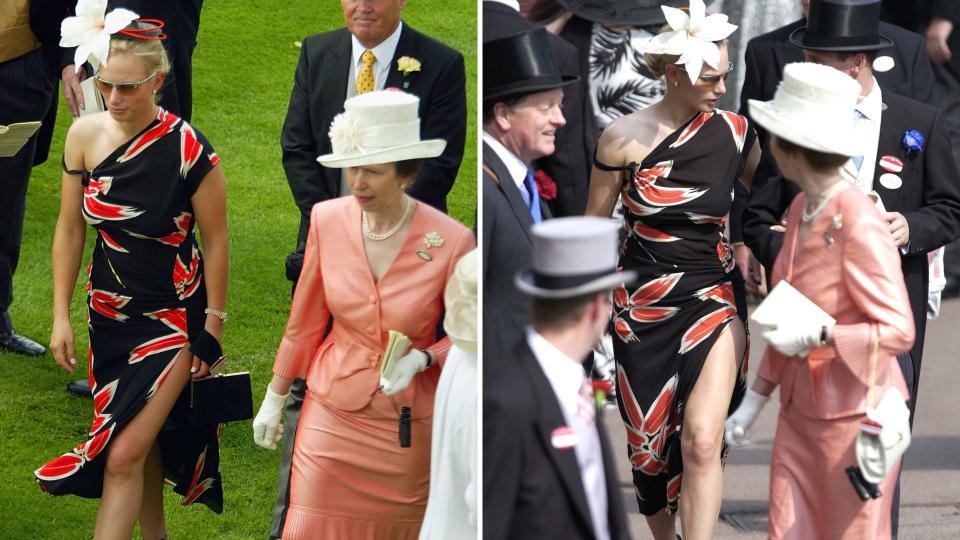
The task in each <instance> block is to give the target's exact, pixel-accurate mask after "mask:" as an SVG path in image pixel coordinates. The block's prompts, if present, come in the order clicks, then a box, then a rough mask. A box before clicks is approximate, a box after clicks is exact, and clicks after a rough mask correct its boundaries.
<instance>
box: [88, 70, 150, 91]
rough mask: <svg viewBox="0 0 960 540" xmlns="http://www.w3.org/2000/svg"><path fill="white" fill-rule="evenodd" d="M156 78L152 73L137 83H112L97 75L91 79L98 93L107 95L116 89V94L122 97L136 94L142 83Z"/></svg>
mask: <svg viewBox="0 0 960 540" xmlns="http://www.w3.org/2000/svg"><path fill="white" fill-rule="evenodd" d="M158 73H159V72H158ZM156 76H157V74H156V73H154V74H153V75H151V76H149V77H147V78H146V79H144V80H142V81H138V82H128V83H114V82H110V81H105V80H103V79H101V78H100V76H99V75H94V77H93V78H94V80H96V81H97V88H99V89H100V91H101V92H103V93H104V94H109V93H110V92H112V91H113V89H114V88H116V89H117V92H120V94H122V95H129V94H132V93H134V92H136V91H137V89H139V88H140V86H142V85H143V83H145V82H147V81H149V80H150V79H152V78H154V77H156Z"/></svg>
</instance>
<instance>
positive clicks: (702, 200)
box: [597, 110, 756, 515]
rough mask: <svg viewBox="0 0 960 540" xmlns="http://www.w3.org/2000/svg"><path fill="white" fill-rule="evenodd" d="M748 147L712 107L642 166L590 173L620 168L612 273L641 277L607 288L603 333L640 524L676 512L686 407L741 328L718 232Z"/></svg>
mask: <svg viewBox="0 0 960 540" xmlns="http://www.w3.org/2000/svg"><path fill="white" fill-rule="evenodd" d="M755 138H756V135H755V133H754V131H753V129H752V128H750V126H749V125H748V122H747V119H746V118H744V117H743V116H740V115H738V114H734V113H731V112H726V111H719V110H717V111H714V112H710V113H700V114H698V115H697V116H695V117H694V118H693V119H691V120H690V121H689V122H688V123H686V124H685V125H684V126H683V127H681V128H680V129H678V130H677V131H675V132H674V133H672V134H670V136H668V137H667V138H666V139H665V140H664V141H663V142H661V143H660V144H659V145H658V146H657V147H656V148H654V149H653V151H651V152H650V154H649V155H648V156H647V157H646V158H645V159H644V160H643V162H642V163H640V164H636V163H631V164H630V165H629V166H628V167H624V168H616V167H609V166H605V165H603V164H600V163H598V164H597V166H598V167H600V168H602V169H607V170H624V171H625V181H624V185H623V191H622V193H621V199H622V202H623V211H624V231H623V235H622V237H623V243H622V245H621V257H620V265H621V266H622V267H623V268H624V269H630V270H634V271H636V272H637V273H638V274H639V279H638V280H637V282H636V284H635V286H632V287H630V288H627V287H624V286H620V287H619V288H617V289H616V290H615V291H614V305H615V309H614V316H613V321H612V333H613V335H614V338H613V350H614V356H615V358H616V361H617V397H618V403H619V406H620V414H621V416H622V417H623V422H624V424H625V427H626V429H627V439H628V448H627V455H628V456H629V458H630V463H631V465H632V469H633V482H634V485H635V487H636V494H637V501H638V503H639V505H640V512H642V513H643V514H645V515H653V514H655V513H657V512H658V511H660V510H661V509H663V508H667V511H668V512H671V513H672V512H674V511H676V509H677V503H678V498H679V495H680V486H681V482H682V473H683V462H682V456H681V455H680V454H681V453H680V430H681V427H682V425H683V414H684V403H685V402H686V400H687V397H688V396H689V395H690V392H691V390H692V389H693V387H694V384H695V383H696V381H697V378H698V377H699V376H700V370H701V368H702V367H703V364H704V362H705V361H706V358H707V354H708V353H709V352H710V349H711V348H712V347H713V344H714V342H715V341H716V339H717V337H718V336H719V335H720V333H721V331H722V330H723V328H725V327H726V325H727V324H728V323H729V322H730V321H732V320H733V319H734V317H740V318H741V319H742V320H743V321H744V322H746V300H745V297H744V290H743V282H742V278H741V277H740V274H739V272H737V271H736V269H735V264H734V262H733V252H732V249H731V247H730V243H729V242H728V241H727V239H726V238H725V237H724V234H723V230H724V226H725V225H726V222H727V217H728V213H729V211H730V206H731V203H732V202H733V186H734V184H733V183H734V182H735V181H737V180H736V179H737V178H739V176H740V174H741V172H742V171H743V168H744V166H745V164H746V158H747V156H748V155H749V153H750V149H751V148H752V147H753V142H754V140H755ZM748 349H749V347H748ZM746 369H747V362H746V359H745V358H744V361H743V362H742V364H741V369H740V373H739V374H738V377H737V382H736V385H735V388H734V393H733V397H732V400H731V403H730V409H729V410H730V411H731V412H732V411H733V410H734V409H735V408H736V407H737V405H739V403H740V401H741V399H742V398H743V394H744V392H745V390H746ZM726 453H727V448H725V447H724V448H723V449H722V454H721V455H722V456H723V457H725V456H726Z"/></svg>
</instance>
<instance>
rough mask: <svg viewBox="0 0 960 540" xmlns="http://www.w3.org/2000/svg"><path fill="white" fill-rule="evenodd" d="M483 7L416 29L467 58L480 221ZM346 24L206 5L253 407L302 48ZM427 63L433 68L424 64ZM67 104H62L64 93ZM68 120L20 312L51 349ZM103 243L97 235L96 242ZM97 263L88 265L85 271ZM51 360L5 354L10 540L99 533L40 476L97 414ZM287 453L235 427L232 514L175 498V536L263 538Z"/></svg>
mask: <svg viewBox="0 0 960 540" xmlns="http://www.w3.org/2000/svg"><path fill="white" fill-rule="evenodd" d="M476 9H477V8H476V3H475V2H473V1H472V0H448V1H441V0H415V1H412V2H410V3H409V5H408V6H407V8H406V10H405V13H404V21H406V22H407V23H409V24H410V25H411V26H414V27H416V28H417V29H418V30H421V31H424V32H426V33H427V34H430V35H432V36H434V37H436V38H438V39H440V40H441V41H443V42H445V43H447V44H448V45H450V46H452V47H454V48H455V49H457V50H459V51H461V52H462V53H463V55H464V57H465V59H466V63H467V89H468V92H467V102H468V103H469V116H468V119H469V122H468V125H469V127H468V136H467V145H466V156H465V157H464V160H463V165H462V166H461V168H460V175H459V177H458V179H457V182H456V185H455V187H454V190H453V192H452V193H451V194H450V196H449V197H448V199H447V202H448V205H449V208H450V212H451V214H452V215H453V216H454V217H456V218H457V219H459V220H461V221H463V222H464V223H467V224H468V225H471V226H472V224H473V217H474V212H475V207H476V202H477V195H476V172H475V171H476V126H475V125H474V124H475V122H474V118H475V114H476V113H475V103H476V73H477V70H476V41H477V34H476V27H477V25H476ZM342 25H343V20H342V14H341V8H340V3H339V2H336V1H334V0H322V1H321V0H286V1H283V2H281V1H279V0H245V1H242V2H241V1H233V2H229V1H226V0H207V1H206V2H205V3H204V7H203V15H202V22H201V25H200V36H199V39H198V46H197V49H196V52H195V54H194V59H193V61H194V68H193V69H194V93H193V95H194V112H193V122H192V123H193V125H195V126H196V127H197V128H198V129H200V130H201V131H202V132H203V133H204V134H205V135H206V136H207V138H208V139H209V140H210V141H211V143H212V144H213V145H214V147H215V148H216V150H217V153H218V154H219V155H220V157H221V159H222V163H223V167H224V170H225V172H226V175H227V180H228V198H229V202H228V204H229V216H228V218H229V225H230V250H231V251H230V254H231V272H230V274H231V276H230V277H231V279H230V289H229V302H228V305H227V308H228V310H229V312H230V322H229V323H228V325H227V327H226V336H225V345H224V348H225V350H226V353H227V354H228V356H229V358H230V364H229V365H230V368H231V369H232V370H235V371H239V370H249V371H250V372H251V373H252V376H253V392H254V401H255V407H256V406H258V405H259V402H260V399H261V397H262V395H263V391H264V388H265V387H266V384H267V382H268V380H269V378H270V370H271V367H272V365H273V357H274V354H275V353H276V349H277V344H278V343H279V341H280V337H281V335H282V333H283V328H284V324H285V323H286V317H287V313H288V308H289V294H290V285H289V283H288V282H287V281H286V280H285V279H284V277H283V260H284V257H285V256H286V254H287V253H288V252H290V251H291V250H292V249H293V248H294V246H295V241H296V233H297V224H298V215H299V214H298V212H297V209H296V207H295V205H294V203H293V198H292V197H291V195H290V191H289V188H288V187H287V182H286V178H285V176H284V173H283V169H282V167H281V163H280V146H279V139H280V129H281V126H282V124H283V118H284V116H285V114H286V110H287V101H288V98H289V96H290V88H291V86H292V81H293V72H294V68H295V66H296V62H297V56H298V54H299V49H298V48H296V46H295V45H294V42H296V41H299V40H301V39H303V37H304V36H306V35H309V34H311V33H315V32H321V31H326V30H331V29H334V28H337V27H340V26H342ZM421 60H423V59H421ZM61 102H62V98H61ZM69 123H70V120H69V114H68V113H67V112H66V109H65V107H64V106H63V105H62V103H61V108H60V116H59V122H58V124H57V129H56V133H55V135H54V141H53V146H52V148H51V151H50V158H49V160H48V161H47V163H45V164H44V165H42V166H40V167H37V168H35V169H34V171H33V175H32V177H31V179H30V191H29V194H28V198H27V215H26V223H25V226H24V240H23V247H22V251H21V259H20V266H19V268H18V270H17V274H16V278H15V280H14V287H15V289H14V290H15V295H16V300H15V301H14V305H13V306H12V308H11V315H12V316H13V318H14V323H15V324H16V327H17V329H18V330H19V331H20V332H21V333H23V334H26V335H29V336H31V337H34V338H35V339H37V340H38V341H40V342H42V343H46V342H47V341H48V340H49V335H50V323H51V307H52V304H51V302H52V300H51V298H52V278H51V270H50V248H51V244H52V238H53V231H54V226H55V222H56V218H57V211H58V208H59V188H60V177H61V175H60V154H61V152H62V149H63V138H64V134H65V133H66V130H67V127H68V125H69ZM93 236H94V235H92V234H90V233H88V239H92V237H93ZM85 264H86V263H84V265H85ZM82 290H83V288H82V284H81V286H78V287H77V294H76V295H75V298H74V304H73V306H74V316H73V321H74V329H75V330H76V332H77V336H76V338H77V350H78V354H77V357H78V359H83V360H81V363H80V366H79V369H78V372H77V373H78V374H80V375H85V374H86V362H85V358H86V354H85V352H84V351H85V348H86V345H87V336H86V325H85V322H84V321H85V313H84V301H83V297H82V295H81V292H82ZM73 378H75V377H71V376H70V375H69V374H67V373H66V372H64V371H63V370H61V369H60V368H59V367H57V366H56V365H55V364H54V362H53V359H52V357H51V356H49V355H47V356H45V357H42V358H39V359H30V358H23V357H18V356H14V355H11V354H6V353H0V433H2V442H0V449H2V455H3V456H5V458H4V459H5V461H3V462H2V464H0V477H2V478H3V480H2V483H0V538H4V539H21V538H29V539H47V538H49V539H72V538H77V539H81V538H92V536H93V521H94V516H95V512H96V508H97V502H98V501H97V500H88V499H81V498H79V497H72V496H68V497H51V496H48V495H46V494H44V493H43V492H42V491H41V490H40V489H39V487H37V485H36V482H35V481H34V477H33V471H34V470H35V469H37V468H38V467H40V466H41V465H43V464H44V463H45V462H46V461H47V460H49V459H52V458H54V457H56V456H58V455H60V454H62V453H63V452H65V451H67V450H69V449H70V448H72V447H73V446H74V445H76V444H78V443H79V442H81V441H82V440H83V438H84V435H85V433H86V431H87V429H88V428H89V424H90V421H91V420H92V416H93V405H92V402H91V401H90V400H82V399H80V398H75V397H72V396H70V395H68V394H67V393H66V392H65V390H64V385H65V384H66V383H67V381H69V380H71V379H73ZM278 464H279V452H270V451H267V450H263V449H261V448H260V447H258V446H256V445H255V444H254V443H253V438H252V435H251V428H250V422H249V421H247V422H239V423H233V424H230V425H227V426H225V428H224V432H223V438H222V439H221V470H222V472H223V481H224V492H225V493H224V498H225V504H224V513H223V514H222V515H219V516H218V515H216V514H214V513H212V512H210V511H209V510H207V509H206V507H203V506H199V505H197V506H194V507H189V508H182V507H180V505H179V497H178V496H176V495H175V494H173V492H172V491H171V490H169V489H168V490H167V497H166V501H165V502H166V507H167V528H168V531H169V534H170V537H171V538H174V539H181V538H203V539H208V538H229V539H233V538H258V539H262V538H265V537H266V535H267V531H268V530H269V526H270V520H271V507H272V504H273V497H274V487H275V482H276V472H277V467H278Z"/></svg>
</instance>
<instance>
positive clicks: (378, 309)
mask: <svg viewBox="0 0 960 540" xmlns="http://www.w3.org/2000/svg"><path fill="white" fill-rule="evenodd" d="M417 105H418V99H417V98H416V97H415V96H412V95H410V94H405V93H403V92H395V91H384V92H369V93H366V94H363V95H360V96H357V97H355V98H352V99H350V100H348V101H347V102H346V103H345V111H344V113H343V114H341V115H340V116H338V117H337V118H335V119H334V121H333V124H332V126H331V130H330V133H331V141H332V143H333V151H334V153H333V154H328V155H326V156H321V157H320V158H318V159H319V161H320V163H321V164H323V165H324V166H327V167H342V168H345V175H346V178H347V180H348V183H349V186H350V191H351V193H352V196H348V197H341V198H338V199H334V200H330V201H327V202H323V203H320V204H318V205H316V206H315V207H314V208H313V211H312V213H311V216H310V233H309V236H308V239H307V248H306V255H305V259H304V265H303V274H302V275H301V278H300V281H299V282H298V284H297V289H296V293H295V295H294V298H293V305H292V306H291V309H290V318H289V321H288V323H287V329H286V332H285V334H284V336H283V341H282V342H281V343H280V348H279V350H278V351H277V358H276V361H275V363H274V367H273V372H274V376H273V379H272V380H271V381H270V385H269V386H268V388H267V392H266V397H265V398H264V403H263V405H262V406H261V409H260V412H259V413H258V414H257V418H256V419H255V420H254V427H253V429H254V439H255V440H256V441H257V443H258V444H260V445H261V446H265V447H268V448H270V447H274V446H275V443H276V441H277V440H278V439H279V429H278V426H279V422H280V412H281V410H282V408H283V403H284V402H285V401H286V397H287V394H288V389H289V387H290V384H291V382H292V381H293V379H294V378H296V377H303V378H305V379H306V381H307V386H308V391H307V395H306V398H305V400H304V403H303V409H302V412H301V418H300V423H299V426H298V430H297V435H296V442H295V443H294V445H295V446H294V451H293V466H292V473H291V487H290V507H289V511H288V514H287V520H286V525H285V527H284V531H283V538H344V539H347V538H349V539H373V538H391V539H415V538H416V537H417V533H418V532H419V529H420V524H421V522H422V520H423V514H424V511H425V508H426V502H427V494H428V491H429V484H430V435H431V420H432V419H431V416H432V414H433V400H434V394H435V392H436V388H437V383H438V380H439V378H440V370H441V368H442V365H443V363H444V360H445V357H446V353H447V350H448V349H449V348H450V341H449V339H448V338H443V339H441V340H437V337H436V329H437V323H438V322H439V321H440V317H441V316H442V313H443V309H444V305H443V304H444V301H443V292H444V287H445V285H446V283H447V280H448V278H449V277H450V275H451V274H452V273H453V271H454V266H455V264H456V262H457V261H458V260H459V258H460V257H461V256H462V255H463V254H464V253H466V252H467V251H469V250H470V249H472V248H473V246H474V240H473V235H472V233H471V231H470V230H469V229H467V228H466V227H464V226H463V225H461V224H460V223H458V222H457V221H455V220H454V219H452V218H450V217H448V216H447V215H445V214H443V213H441V212H439V211H438V210H435V209H433V208H431V207H429V206H427V205H425V204H421V203H418V202H416V201H414V200H413V199H411V198H410V197H409V196H407V195H406V194H405V193H404V190H403V188H404V187H405V184H406V183H407V182H408V181H410V180H411V179H412V178H413V177H415V175H416V172H417V169H418V166H419V162H420V161H422V159H423V158H429V157H436V156H438V155H440V153H441V152H442V150H443V147H444V142H443V141H442V140H431V141H420V140H419V120H418V118H417ZM331 319H332V324H331V328H330V331H329V333H326V332H325V331H326V329H327V326H328V323H330V321H331ZM390 330H396V331H399V332H401V333H403V334H404V335H406V336H407V337H409V338H410V340H411V341H412V343H413V345H412V348H411V349H410V351H409V352H408V353H407V354H406V355H405V356H403V357H402V358H400V359H399V360H397V364H396V366H395V369H394V370H393V373H394V374H395V375H394V376H393V377H391V378H390V379H384V378H381V376H380V362H381V359H382V354H383V352H384V348H385V346H386V344H387V336H388V332H389V331H390ZM403 407H409V408H410V410H411V421H410V425H411V428H410V444H409V447H401V443H400V438H401V437H398V433H399V431H400V428H399V425H400V415H401V408H403Z"/></svg>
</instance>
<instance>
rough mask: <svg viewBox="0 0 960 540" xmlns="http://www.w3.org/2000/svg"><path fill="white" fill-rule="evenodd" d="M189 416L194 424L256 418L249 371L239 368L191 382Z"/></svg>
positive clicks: (201, 424) (221, 422) (200, 424)
mask: <svg viewBox="0 0 960 540" xmlns="http://www.w3.org/2000/svg"><path fill="white" fill-rule="evenodd" d="M187 404H188V417H189V419H190V423H191V424H193V425H195V426H204V425H209V424H223V423H226V422H236V421H237V420H249V419H250V418H253V392H252V390H251V388H250V373H249V372H247V371H240V372H237V373H228V374H226V375H213V376H211V377H205V378H203V379H196V380H192V381H190V396H189V400H188V402H187Z"/></svg>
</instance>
